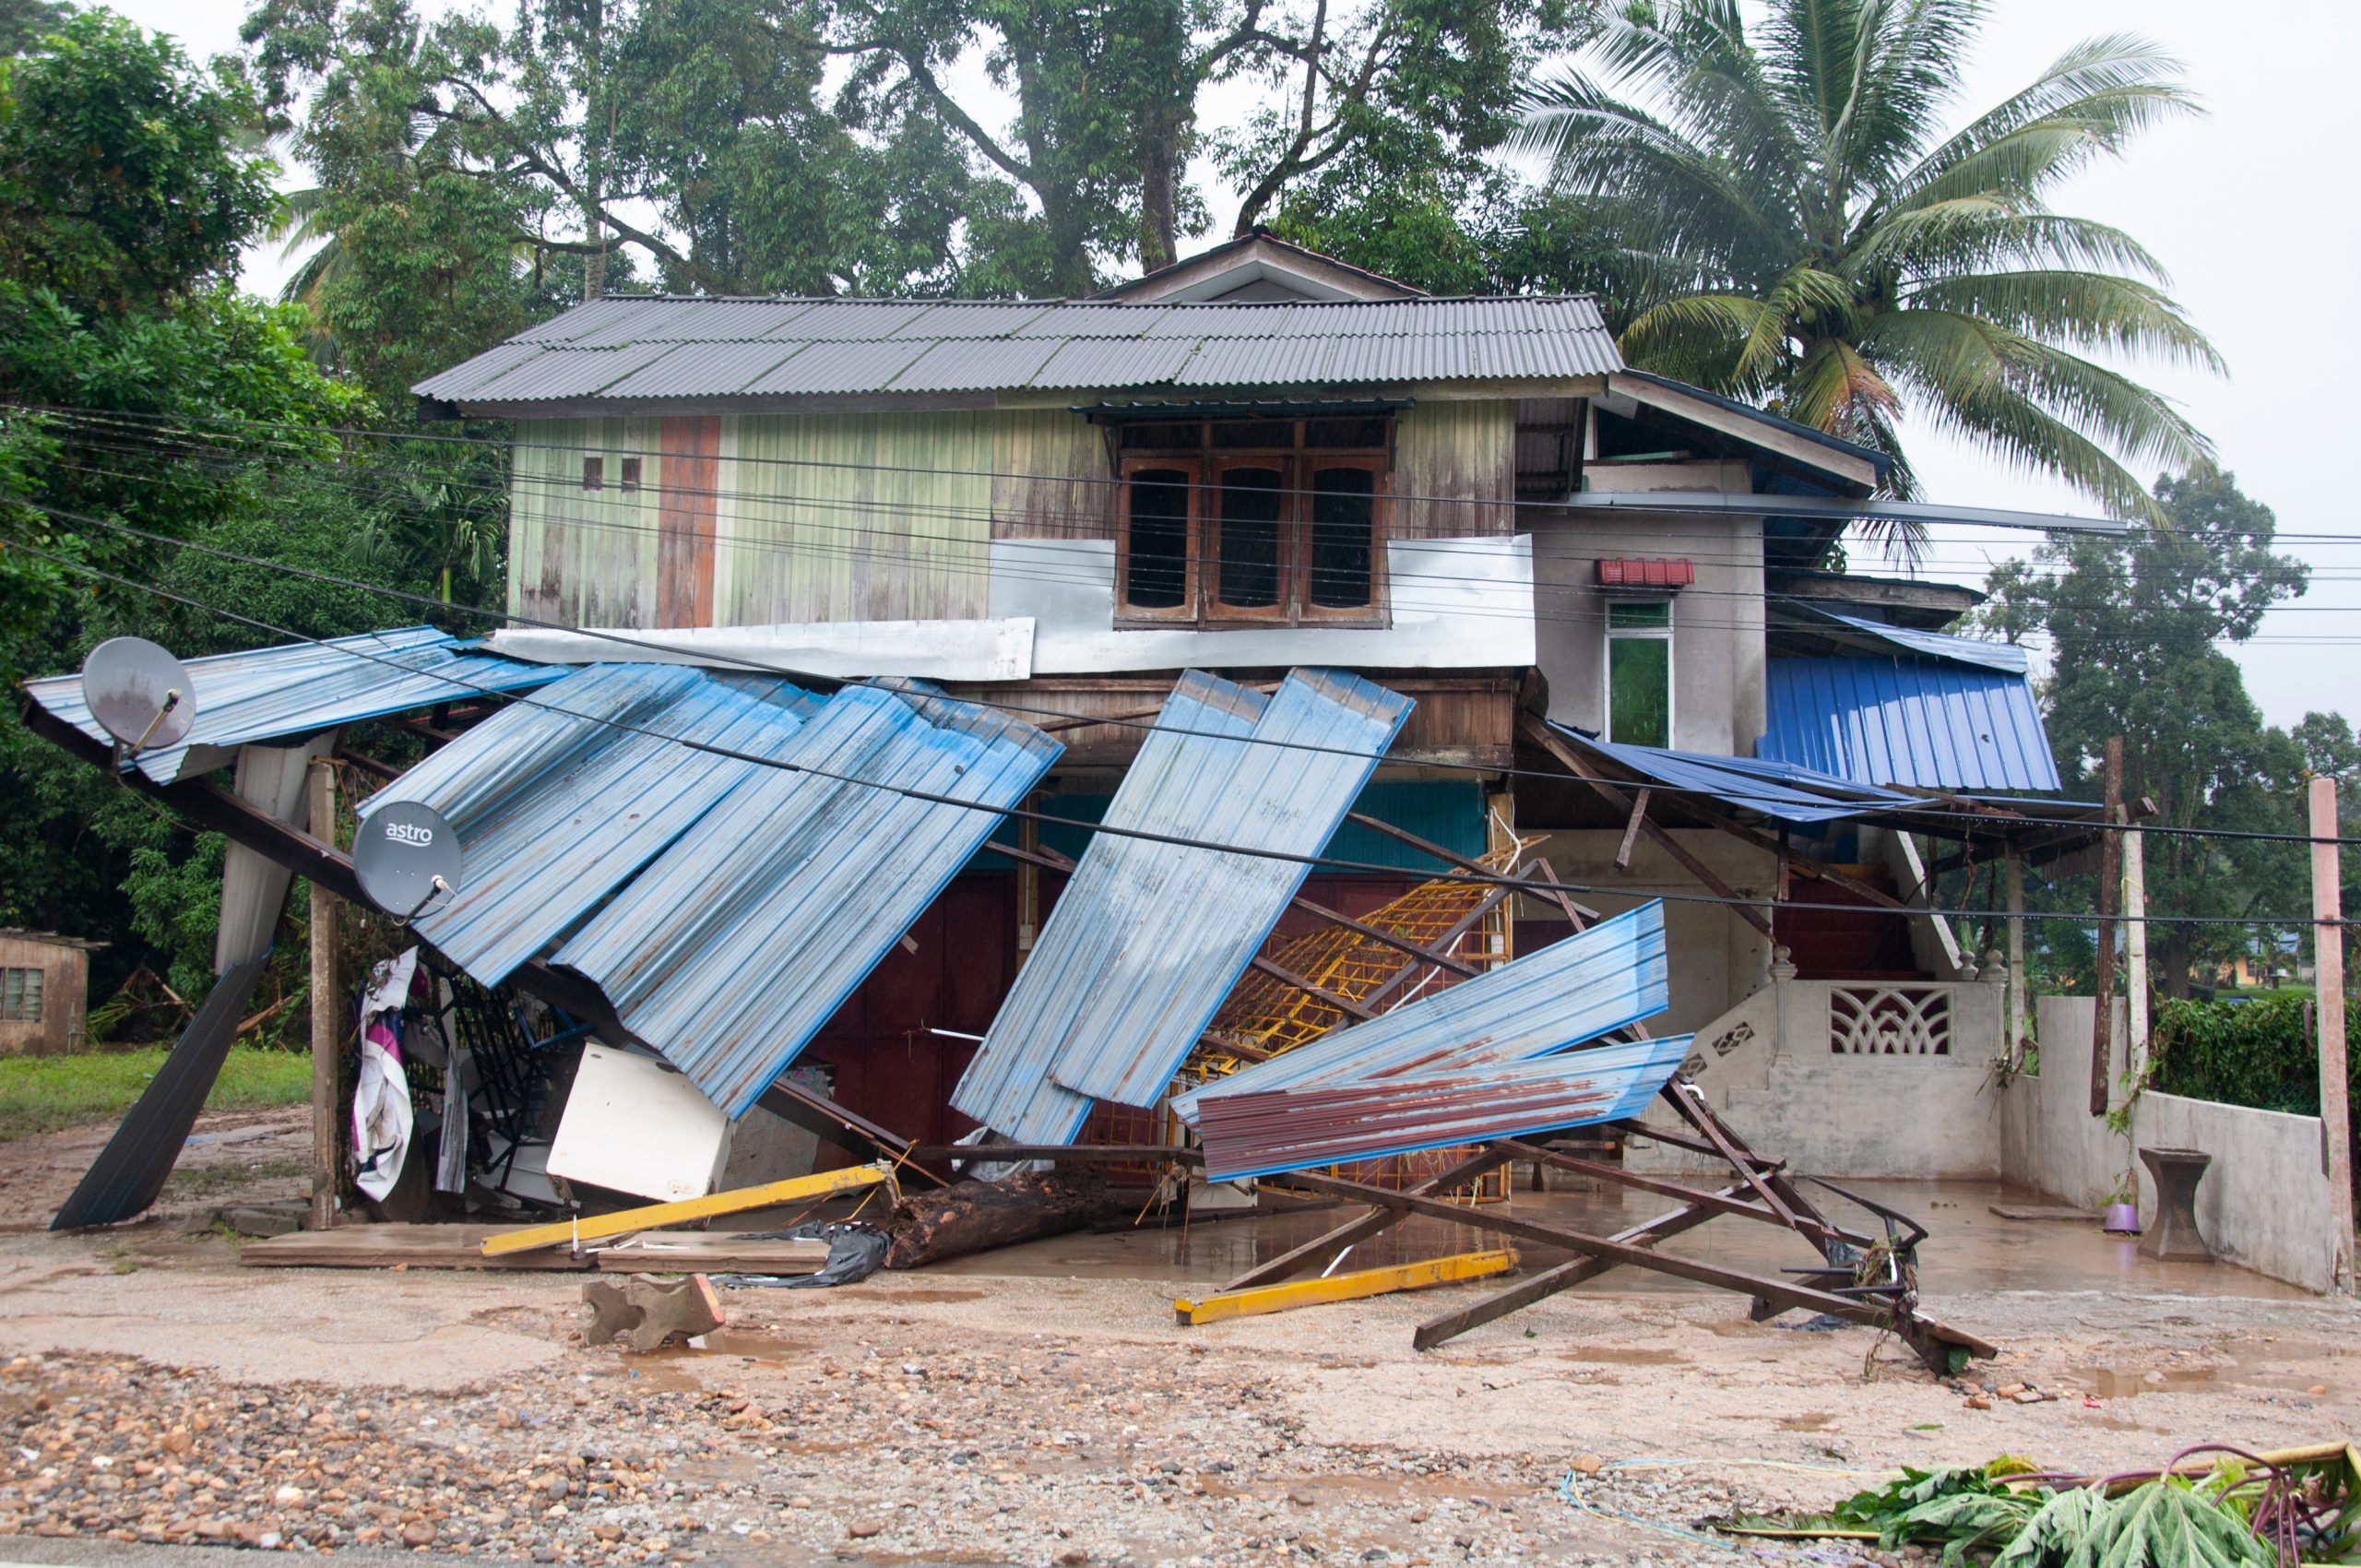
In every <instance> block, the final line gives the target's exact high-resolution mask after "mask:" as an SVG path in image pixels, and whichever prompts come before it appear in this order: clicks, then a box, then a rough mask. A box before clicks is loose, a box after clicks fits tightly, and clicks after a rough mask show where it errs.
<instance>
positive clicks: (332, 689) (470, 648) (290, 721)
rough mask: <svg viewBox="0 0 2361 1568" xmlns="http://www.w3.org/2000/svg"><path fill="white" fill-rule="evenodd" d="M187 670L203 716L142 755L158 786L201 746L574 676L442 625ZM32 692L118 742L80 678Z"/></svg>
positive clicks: (32, 685) (51, 681)
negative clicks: (88, 700)
mask: <svg viewBox="0 0 2361 1568" xmlns="http://www.w3.org/2000/svg"><path fill="white" fill-rule="evenodd" d="M187 669H188V672H189V679H190V681H191V683H192V684H194V685H195V687H196V694H195V695H196V722H195V723H193V724H192V725H191V726H190V727H189V732H188V734H187V735H186V736H185V737H184V739H183V740H182V742H180V744H178V745H175V746H160V747H157V748H156V749H154V750H152V751H147V752H142V753H141V754H139V771H140V772H142V773H144V774H146V775H147V776H148V778H152V779H154V780H156V782H158V783H159V784H169V783H171V782H172V780H173V779H175V778H179V777H180V770H181V766H182V764H183V762H184V761H185V760H186V758H187V756H188V754H189V752H190V751H191V749H193V748H201V747H213V746H238V745H243V744H245V743H247V742H252V741H275V740H283V739H290V738H292V737H295V736H299V735H310V734H314V733H316V732H317V731H322V730H326V729H330V728H333V727H334V726H336V725H338V724H350V723H353V722H355V721H357V720H360V719H378V718H382V717H384V716H385V715H386V714H389V713H402V712H406V711H408V710H409V709H410V708H413V707H430V706H431V705H433V704H435V703H438V702H460V701H464V700H466V699H467V698H469V697H475V696H481V695H484V694H485V693H486V692H521V691H528V690H530V689H532V688H533V687H535V686H543V685H547V684H549V683H551V682H552V681H555V680H557V679H558V678H560V677H561V676H563V675H564V674H565V671H564V670H558V669H552V668H550V667H548V666H546V665H540V664H523V663H519V662H517V661H516V660H515V659H502V658H499V657H497V656H496V655H492V654H488V653H480V652H477V651H475V645H473V644H469V643H462V642H461V641H460V640H459V639H458V638H457V637H455V636H452V635H451V634H450V633H448V632H445V631H442V630H440V629H438V628H436V627H433V626H405V627H402V628H400V629H398V630H395V631H386V632H363V633H362V634H361V635H360V636H350V637H334V638H330V639H328V640H327V641H325V642H317V643H293V644H290V645H288V646H286V647H266V648H256V649H254V650H252V651H250V652H246V653H224V654H217V655H215V656H213V657H212V658H209V659H190V660H188V662H187ZM25 690H26V691H27V692H28V693H29V694H30V695H31V696H32V699H33V700H34V701H35V702H37V703H39V704H41V705H42V707H45V708H47V709H48V710H49V711H50V712H52V713H53V714H55V715H56V716H57V717H58V718H60V719H64V720H65V722H67V723H68V724H71V725H73V726H74V727H75V728H76V729H77V730H79V731H82V732H83V733H84V734H86V735H89V737H91V738H92V739H93V740H96V741H100V742H106V743H108V744H113V741H112V739H111V738H110V737H109V736H108V734H107V732H106V731H104V730H102V729H101V728H100V727H99V722H98V720H97V719H93V718H91V717H90V710H89V707H86V706H84V704H83V701H82V677H81V676H79V675H53V676H50V677H48V678H46V679H44V680H39V681H28V682H26V683H25Z"/></svg>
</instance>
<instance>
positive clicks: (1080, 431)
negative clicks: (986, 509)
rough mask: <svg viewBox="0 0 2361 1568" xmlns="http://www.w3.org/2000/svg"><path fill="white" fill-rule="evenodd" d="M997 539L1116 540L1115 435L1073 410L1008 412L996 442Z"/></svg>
mask: <svg viewBox="0 0 2361 1568" xmlns="http://www.w3.org/2000/svg"><path fill="white" fill-rule="evenodd" d="M992 471H993V479H992V537H993V538H994V539H1113V538H1114V537H1115V502H1116V494H1115V486H1114V485H1113V484H1111V483H1109V480H1111V479H1112V478H1113V476H1114V471H1115V470H1114V467H1113V465H1112V464H1111V463H1110V462H1109V459H1108V456H1107V432H1106V431H1105V429H1104V428H1103V427H1101V426H1098V425H1095V424H1093V423H1091V422H1089V421H1088V420H1086V419H1085V418H1083V417H1082V416H1081V415H1080V414H1078V413H1075V412H1074V410H1071V409H1008V410H1003V411H1002V413H1001V414H1000V416H999V424H998V426H997V428H996V429H995V431H994V435H993V441H992Z"/></svg>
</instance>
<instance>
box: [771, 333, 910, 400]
mask: <svg viewBox="0 0 2361 1568" xmlns="http://www.w3.org/2000/svg"><path fill="white" fill-rule="evenodd" d="M926 350H927V344H926V343H925V342H924V341H923V340H922V339H911V340H909V341H907V342H902V341H896V340H893V339H880V340H878V341H875V342H850V341H846V340H843V339H829V340H827V341H825V342H817V343H809V344H806V345H805V346H804V348H803V350H802V351H801V352H800V353H798V354H796V355H795V357H794V358H792V359H789V360H788V361H787V362H785V363H783V364H781V365H780V366H779V367H778V368H777V369H776V370H773V371H771V372H769V373H767V374H764V375H761V376H757V377H756V378H755V379H754V380H753V382H751V383H750V384H748V386H746V388H745V391H746V393H747V394H748V395H749V396H787V395H793V394H797V393H816V392H868V391H873V390H875V389H877V388H879V387H882V386H887V385H889V384H890V383H891V382H892V381H893V379H894V378H895V377H896V375H899V374H901V373H902V371H903V370H904V369H905V368H906V367H908V364H909V362H911V361H912V360H915V359H917V358H918V357H919V355H920V354H922V353H924V352H926Z"/></svg>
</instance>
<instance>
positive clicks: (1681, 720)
mask: <svg viewBox="0 0 2361 1568" xmlns="http://www.w3.org/2000/svg"><path fill="white" fill-rule="evenodd" d="M1693 467H1694V466H1693V465H1672V466H1669V468H1677V469H1678V472H1679V474H1681V475H1686V474H1691V472H1692V470H1693ZM1672 487H1673V488H1684V489H1685V488H1714V487H1713V486H1706V485H1701V484H1699V483H1697V482H1696V481H1694V480H1690V481H1684V482H1682V483H1680V484H1678V485H1675V486H1672ZM1594 488H1599V486H1596V485H1594ZM1523 521H1524V523H1525V526H1527V527H1529V528H1530V529H1532V531H1533V577H1534V583H1535V589H1534V610H1535V613H1536V618H1537V620H1538V622H1539V626H1538V628H1537V633H1536V636H1537V640H1538V642H1539V645H1540V647H1539V651H1540V657H1539V661H1538V662H1539V666H1540V670H1541V672H1542V674H1543V675H1544V676H1546V677H1547V678H1548V683H1549V717H1550V718H1551V719H1556V720H1557V721H1559V722H1560V723H1561V724H1572V725H1575V726H1577V727H1579V728H1581V729H1584V730H1591V731H1596V730H1597V729H1599V728H1600V726H1601V724H1602V723H1603V722H1604V719H1605V716H1606V707H1607V688H1606V681H1607V676H1606V666H1607V595H1606V594H1604V593H1602V592H1601V591H1600V590H1599V588H1598V586H1597V585H1598V572H1597V563H1598V562H1599V560H1600V559H1602V558H1607V559H1614V558H1619V557H1627V556H1678V557H1684V558H1686V559H1688V560H1689V561H1690V562H1691V563H1692V564H1694V565H1695V566H1696V569H1697V581H1696V584H1695V586H1694V587H1692V588H1687V589H1684V590H1683V591H1681V592H1679V593H1677V594H1675V595H1673V596H1672V597H1673V603H1672V685H1673V695H1672V743H1673V746H1674V747H1675V749H1677V750H1680V751H1691V752H1708V753H1713V754H1717V755H1721V756H1752V755H1753V754H1754V744H1755V742H1756V741H1758V740H1760V739H1761V738H1762V730H1763V644H1762V520H1761V519H1760V518H1756V517H1704V516H1696V515H1692V514H1690V513H1663V514H1658V515H1656V516H1655V517H1650V518H1648V519H1647V520H1646V521H1644V522H1639V521H1631V520H1628V519H1625V518H1617V519H1615V520H1614V521H1612V522H1608V521H1606V520H1603V519H1602V518H1601V517H1600V515H1599V514H1597V513H1593V512H1573V511H1566V510H1551V509H1550V508H1548V507H1527V508H1526V509H1525V514H1524V517H1523Z"/></svg>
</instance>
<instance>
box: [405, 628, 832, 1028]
mask: <svg viewBox="0 0 2361 1568" xmlns="http://www.w3.org/2000/svg"><path fill="white" fill-rule="evenodd" d="M820 707H821V699H820V698H818V697H815V696H813V695H811V694H810V693H808V692H805V691H802V690H801V689H800V688H798V687H796V686H793V685H790V684H789V683H787V682H785V681H779V680H772V679H767V678H764V677H758V676H741V675H722V676H715V675H708V674H706V673H705V672H704V671H698V670H694V669H690V668H688V667H687V666H685V665H676V664H600V665H593V666H592V667H590V668H589V669H587V670H580V671H573V672H570V673H568V674H567V675H566V676H565V678H564V680H562V681H560V682H558V683H556V684H554V685H552V686H547V687H544V688H543V689H542V690H541V691H540V693H538V694H537V695H535V696H534V697H533V699H532V701H531V702H529V703H518V704H516V705H514V706H512V707H508V708H506V709H504V711H502V712H500V713H498V714H495V715H493V716H492V718H491V719H487V720H485V721H484V722H483V723H481V724H480V725H478V726H477V727H476V728H474V729H473V730H470V731H468V732H467V733H466V734H464V735H462V736H461V737H460V738H459V739H458V740H457V741H455V742H452V743H451V744H449V745H447V746H445V747H444V748H443V749H442V750H441V751H439V752H437V753H435V754H433V756H430V757H428V758H427V759H426V760H425V761H424V762H422V763H420V764H419V765H418V766H415V767H413V768H411V769H410V770H409V772H407V773H405V774H403V775H402V777H401V778H397V779H396V780H395V781H394V782H393V783H391V784H388V785H387V786H386V788H385V789H383V790H379V791H378V792H377V793H376V794H374V795H373V796H371V797H370V798H369V799H368V800H367V801H366V802H362V806H361V808H360V809H361V814H362V815H363V816H364V817H365V816H366V815H367V814H369V813H371V812H373V811H374V810H376V809H377V808H378V807H380V806H383V805H386V804H387V803H388V802H395V801H415V802H419V803H421V804H422V805H427V806H432V807H433V809H434V810H436V811H438V812H440V813H442V814H443V815H444V817H445V819H446V820H447V821H449V823H450V824H451V826H452V828H453V830H454V831H455V832H456V833H457V836H458V839H459V845H460V849H461V850H462V853H463V857H464V858H463V861H462V867H463V870H462V873H461V875H460V880H459V892H458V894H457V896H456V897H453V898H451V899H450V900H448V901H447V902H445V903H440V904H437V905H436V906H434V907H433V909H429V910H427V911H426V912H425V913H424V914H421V915H420V916H419V917H418V919H417V921H416V922H415V923H416V925H417V927H418V931H419V933H420V934H421V935H422V936H424V937H425V938H426V939H427V940H428V941H429V942H432V943H433V944H434V945H435V946H436V947H437V948H439V949H441V950H442V952H443V953H444V954H445V956H448V957H449V958H450V959H451V960H452V961H453V962H455V963H457V965H458V966H459V967H460V968H464V969H466V970H467V971H468V973H469V974H470V975H473V976H474V977H475V978H476V979H477V980H481V981H482V982H483V983H484V984H486V985H497V984H499V983H500V982H501V981H502V980H505V979H506V978H507V977H508V976H509V975H511V974H513V973H514V972H515V971H516V969H517V968H519V967H521V966H522V965H524V964H525V963H526V962H527V961H528V960H529V959H531V958H532V957H533V956H536V955H537V954H539V953H540V952H541V951H542V949H544V948H545V947H547V946H548V945H549V944H551V943H552V942H554V941H556V940H557V939H558V938H559V937H561V936H563V935H564V934H565V933H566V932H568V931H570V930H572V929H573V928H574V926H575V924H577V923H578V922H579V921H581V920H582V918H583V917H584V916H585V915H587V914H588V913H589V912H590V911H591V910H592V909H595V908H597V906H598V905H599V902H600V900H602V899H604V898H605V897H607V896H608V895H609V894H611V893H612V892H613V891H614V890H615V889H616V888H618V887H620V886H622V885H623V884H624V883H625V882H626V881H628V880H630V878H631V877H632V876H633V875H634V874H635V873H637V872H638V871H639V869H640V868H641V867H642V866H644V865H646V864H647V862H648V861H652V860H654V859H655V858H656V857H657V856H658V854H660V853H662V852H663V850H664V849H666V848H667V847H668V846H669V845H670V844H671V842H672V841H673V840H674V839H676V838H678V837H680V836H681V835H682V833H684V832H686V831H687V830H688V829H689V827H690V826H691V825H693V824H694V823H695V822H696V821H697V819H698V818H700V817H702V816H703V815H704V814H706V812H707V811H709V810H711V809H712V807H713V806H714V804H715V803H716V802H718V801H719V800H720V799H721V798H722V797H723V796H724V795H726V794H728V793H729V792H730V790H733V789H735V788H737V787H738V786H739V785H740V784H742V783H744V782H745V781H746V780H747V779H749V778H752V777H753V775H754V774H755V773H757V772H758V771H760V770H761V767H760V765H759V764H757V763H753V762H746V761H741V760H739V759H737V758H734V757H727V756H717V755H715V754H712V753H710V752H699V751H692V750H687V749H685V748H683V747H682V745H680V744H679V743H678V742H681V741H690V742H702V743H705V744H708V745H715V746H719V747H722V748H725V749H727V750H730V751H733V752H741V753H745V754H750V755H753V756H766V757H772V758H783V757H785V756H786V755H787V754H789V751H790V750H791V747H792V744H793V742H794V738H795V735H796V732H797V731H799V730H801V728H802V727H803V721H804V719H805V718H806V717H808V716H809V715H810V714H813V713H816V712H817V711H819V709H820Z"/></svg>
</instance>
